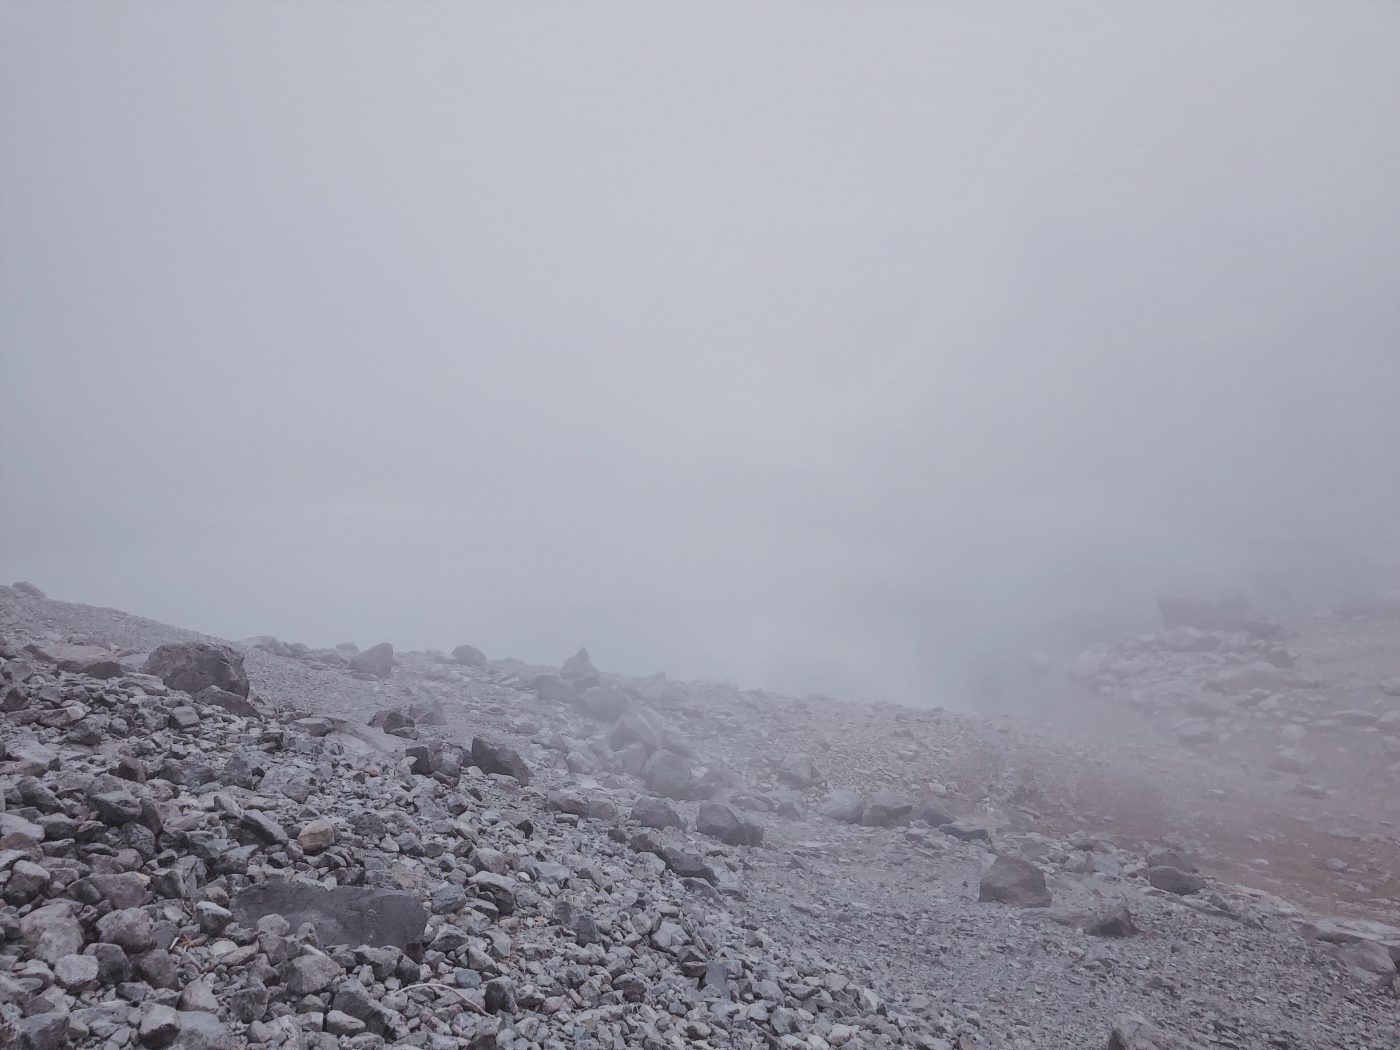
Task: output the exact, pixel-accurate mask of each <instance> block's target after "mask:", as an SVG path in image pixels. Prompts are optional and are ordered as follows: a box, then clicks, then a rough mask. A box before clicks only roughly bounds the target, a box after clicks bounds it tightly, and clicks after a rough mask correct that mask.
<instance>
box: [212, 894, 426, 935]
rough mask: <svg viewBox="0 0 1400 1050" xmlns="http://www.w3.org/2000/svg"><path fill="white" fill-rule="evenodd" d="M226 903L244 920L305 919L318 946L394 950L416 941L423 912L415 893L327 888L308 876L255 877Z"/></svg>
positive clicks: (294, 921)
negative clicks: (303, 878)
mask: <svg viewBox="0 0 1400 1050" xmlns="http://www.w3.org/2000/svg"><path fill="white" fill-rule="evenodd" d="M230 908H231V910H232V911H233V916H234V918H235V919H236V920H237V921H238V922H239V923H241V924H242V925H244V926H248V927H256V926H257V924H258V920H259V919H261V918H262V917H263V916H265V915H280V916H282V917H283V918H284V919H286V920H287V921H288V922H289V923H291V926H292V929H294V930H295V929H297V928H298V927H299V926H300V925H301V924H302V923H304V922H309V923H311V925H312V926H313V927H314V928H315V930H316V936H317V938H318V939H319V941H320V943H321V946H322V947H323V948H327V947H330V946H332V945H339V944H348V945H352V946H354V945H360V944H368V945H371V946H374V947H384V948H387V947H393V948H398V949H400V950H403V949H407V948H410V947H413V946H415V945H417V944H419V943H420V942H421V941H422V938H423V929H424V927H426V926H427V923H428V913H427V911H425V910H424V908H423V905H422V904H420V903H419V902H418V898H417V897H415V896H413V894H411V893H403V892H400V891H398V890H381V889H370V888H368V887H362V886H336V887H335V888H333V889H327V888H326V887H324V886H318V885H315V884H313V883H309V882H280V881H279V882H260V883H257V884H255V885H252V886H249V887H247V888H246V889H244V890H241V891H239V892H238V893H237V894H235V895H234V897H233V900H232V902H231V903H230Z"/></svg>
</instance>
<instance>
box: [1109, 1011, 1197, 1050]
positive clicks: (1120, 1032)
mask: <svg viewBox="0 0 1400 1050" xmlns="http://www.w3.org/2000/svg"><path fill="white" fill-rule="evenodd" d="M1106 1050H1198V1048H1196V1047H1194V1046H1192V1045H1191V1044H1188V1043H1187V1042H1185V1041H1184V1040H1181V1039H1178V1038H1177V1037H1176V1036H1173V1035H1169V1034H1168V1033H1166V1032H1164V1031H1162V1030H1161V1029H1160V1028H1158V1027H1157V1026H1156V1025H1153V1024H1152V1023H1151V1022H1149V1021H1148V1020H1147V1019H1146V1018H1145V1017H1142V1016H1141V1015H1139V1014H1121V1015H1119V1017H1118V1018H1117V1019H1115V1021H1114V1022H1113V1031H1112V1032H1110V1033H1109V1037H1108V1046H1107V1047H1106Z"/></svg>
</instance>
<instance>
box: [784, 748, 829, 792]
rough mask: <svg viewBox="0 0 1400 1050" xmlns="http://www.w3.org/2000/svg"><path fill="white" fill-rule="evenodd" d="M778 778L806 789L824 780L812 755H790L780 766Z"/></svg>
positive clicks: (793, 785)
mask: <svg viewBox="0 0 1400 1050" xmlns="http://www.w3.org/2000/svg"><path fill="white" fill-rule="evenodd" d="M778 779H779V780H780V781H782V782H783V783H784V784H788V785H790V786H791V787H795V788H797V789H798V790H802V791H805V790H806V789H807V788H809V787H815V786H816V785H817V784H820V783H821V782H822V775H821V771H820V770H819V769H818V768H817V764H816V762H814V761H813V760H812V757H811V756H810V755H788V756H787V758H785V759H783V762H782V765H780V766H779V767H778Z"/></svg>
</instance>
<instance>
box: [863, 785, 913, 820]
mask: <svg viewBox="0 0 1400 1050" xmlns="http://www.w3.org/2000/svg"><path fill="white" fill-rule="evenodd" d="M913 810H914V800H913V799H911V798H910V797H909V796H908V795H901V794H900V793H899V792H897V791H877V792H875V794H873V795H871V796H870V801H869V802H867V803H866V806H865V812H864V813H863V814H862V815H861V818H860V820H861V823H862V824H869V825H870V826H871V827H876V828H887V827H889V826H891V825H892V824H900V823H904V822H906V821H908V820H909V815H910V814H911V813H912V812H913Z"/></svg>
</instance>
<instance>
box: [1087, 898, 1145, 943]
mask: <svg viewBox="0 0 1400 1050" xmlns="http://www.w3.org/2000/svg"><path fill="white" fill-rule="evenodd" d="M1084 932H1085V933H1087V934H1089V935H1090V936H1091V937H1131V936H1133V934H1135V933H1137V932H1138V928H1137V926H1136V925H1135V924H1134V923H1133V915H1132V912H1130V911H1129V910H1128V906H1127V905H1126V904H1120V905H1118V906H1117V907H1114V908H1110V909H1109V910H1108V911H1106V912H1101V913H1100V914H1098V915H1094V916H1091V917H1090V918H1089V919H1088V920H1087V921H1086V922H1085V923H1084Z"/></svg>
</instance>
